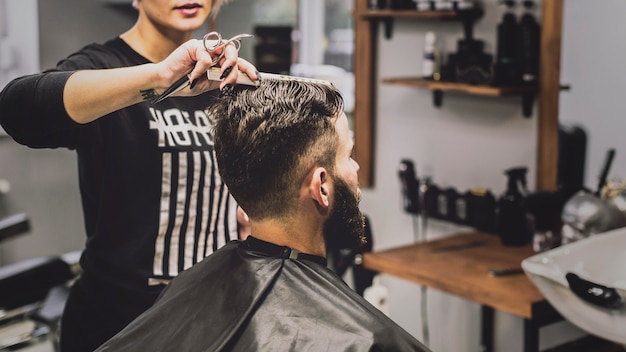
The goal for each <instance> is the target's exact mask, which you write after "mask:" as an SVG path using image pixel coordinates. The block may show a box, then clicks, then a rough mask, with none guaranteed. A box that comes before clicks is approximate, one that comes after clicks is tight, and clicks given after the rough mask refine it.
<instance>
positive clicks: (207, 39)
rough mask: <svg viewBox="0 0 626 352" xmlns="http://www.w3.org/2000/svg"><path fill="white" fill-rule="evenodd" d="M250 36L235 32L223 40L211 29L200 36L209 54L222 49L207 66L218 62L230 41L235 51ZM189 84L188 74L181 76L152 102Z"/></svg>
mask: <svg viewBox="0 0 626 352" xmlns="http://www.w3.org/2000/svg"><path fill="white" fill-rule="evenodd" d="M252 37H254V36H253V35H252V34H245V33H242V34H237V35H236V36H234V37H232V38H230V39H227V40H224V39H223V38H222V35H221V34H220V33H219V32H216V31H212V32H209V33H207V34H205V35H204V38H202V44H204V48H205V49H206V51H208V52H209V54H212V53H213V52H214V51H215V50H217V49H218V48H222V51H221V52H220V54H219V55H218V56H217V57H216V58H214V59H213V63H212V64H211V66H209V67H213V66H215V65H217V64H218V63H219V62H220V60H221V59H222V58H223V57H224V55H225V54H226V50H225V48H226V46H227V45H229V44H230V43H233V44H234V45H235V48H236V49H237V51H239V49H240V48H241V39H245V38H252ZM190 84H191V81H189V76H188V75H185V76H183V77H181V78H180V79H179V80H178V81H176V82H175V83H174V84H172V85H171V86H170V87H169V88H167V89H166V90H165V92H163V94H161V95H159V96H158V97H157V98H156V99H155V100H154V101H153V103H154V104H156V103H159V102H161V101H163V100H165V99H167V98H169V97H170V96H171V95H173V94H176V93H178V92H180V91H181V90H183V89H185V88H187V87H188V86H189V85H190Z"/></svg>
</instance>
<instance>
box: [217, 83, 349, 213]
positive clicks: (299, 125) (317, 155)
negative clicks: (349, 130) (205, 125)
mask: <svg viewBox="0 0 626 352" xmlns="http://www.w3.org/2000/svg"><path fill="white" fill-rule="evenodd" d="M208 112H209V115H210V116H211V118H212V120H213V133H214V146H215V153H216V157H217V164H218V168H219V172H220V175H221V177H222V179H223V180H224V183H225V184H226V185H227V186H228V188H229V190H230V192H231V194H232V195H233V197H234V198H235V199H236V200H237V202H238V203H239V205H240V206H241V207H242V208H243V209H244V210H245V211H246V213H247V214H248V216H250V217H251V218H253V219H257V220H261V219H263V218H266V217H285V216H288V215H289V214H290V212H291V211H293V210H294V209H295V201H296V200H297V198H298V196H299V190H300V186H301V185H302V182H304V180H305V177H306V176H307V175H308V173H309V172H310V171H311V169H312V168H313V167H315V166H322V167H325V168H326V169H327V170H328V171H329V173H331V174H332V173H333V171H334V165H335V156H336V152H337V146H338V135H337V132H336V131H335V123H334V122H335V119H336V118H337V117H338V116H339V115H340V114H341V113H342V112H343V98H342V96H341V93H339V91H338V90H336V89H335V88H334V87H332V86H330V85H325V84H319V83H308V82H301V81H295V80H293V81H292V80H289V81H285V80H272V79H266V80H263V81H261V83H260V85H259V86H258V87H252V88H251V87H246V86H241V85H238V86H236V87H235V88H234V89H233V90H232V91H230V92H229V93H228V94H222V95H221V96H220V97H218V98H217V99H215V100H214V101H213V102H212V104H211V105H210V106H209V108H208Z"/></svg>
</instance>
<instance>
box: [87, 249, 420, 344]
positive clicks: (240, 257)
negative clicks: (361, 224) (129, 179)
mask: <svg viewBox="0 0 626 352" xmlns="http://www.w3.org/2000/svg"><path fill="white" fill-rule="evenodd" d="M97 351H115V352H120V351H168V352H169V351H333V352H336V351H429V349H428V348H427V347H425V346H424V345H423V344H421V343H420V342H419V341H417V340H416V339H415V338H413V337H412V336H411V335H410V334H408V333H407V332H406V331H405V330H403V329H402V328H400V327H399V326H398V325H397V324H395V323H394V322H393V321H392V320H391V319H389V318H388V317H387V316H386V315H384V314H383V313H381V312H380V311H379V310H378V309H376V308H375V307H374V306H372V305H371V304H370V303H368V302H367V301H366V300H365V299H363V297H361V296H359V295H358V294H357V293H356V292H354V291H353V290H352V289H351V288H350V287H348V285H347V284H346V283H345V282H344V281H343V280H342V279H341V278H340V277H338V276H337V275H336V274H335V273H334V272H333V271H331V270H330V269H328V268H327V267H326V260H325V259H324V258H322V257H318V256H313V255H307V254H303V253H298V252H297V251H295V250H293V251H292V250H291V249H290V248H288V247H280V246H277V245H274V244H271V243H268V242H264V241H261V240H258V239H256V238H253V237H248V239H247V240H246V241H232V242H229V243H228V244H227V245H226V246H224V247H222V248H221V249H219V250H218V251H216V252H215V253H213V254H212V255H210V256H208V257H207V258H205V259H204V260H203V261H201V262H200V263H198V264H196V265H194V266H193V267H191V268H190V269H187V270H186V271H184V272H182V273H181V274H180V275H179V276H178V277H177V278H175V279H174V280H172V282H171V283H170V284H169V285H168V286H167V288H166V289H165V290H164V291H163V292H162V294H161V295H160V297H159V299H158V300H157V301H156V303H155V304H154V305H153V306H152V307H151V308H150V309H149V310H147V311H146V312H144V313H143V314H142V315H141V316H139V317H138V318H137V319H135V320H134V321H133V322H132V323H131V324H129V325H128V326H127V327H126V328H125V329H124V330H122V331H121V332H120V333H118V334H117V335H116V336H114V337H113V338H111V339H110V340H109V341H107V342H106V343H105V344H104V345H102V346H101V347H100V348H99V349H98V350H97Z"/></svg>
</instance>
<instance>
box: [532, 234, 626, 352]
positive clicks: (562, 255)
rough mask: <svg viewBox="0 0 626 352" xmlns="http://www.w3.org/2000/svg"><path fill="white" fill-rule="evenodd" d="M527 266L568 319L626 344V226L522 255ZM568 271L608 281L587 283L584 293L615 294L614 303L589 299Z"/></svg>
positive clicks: (535, 279)
mask: <svg viewBox="0 0 626 352" xmlns="http://www.w3.org/2000/svg"><path fill="white" fill-rule="evenodd" d="M522 268H523V269H524V271H525V272H526V275H527V276H528V277H529V278H530V279H531V281H532V282H533V283H534V284H535V285H536V286H537V288H538V289H539V291H541V293H542V294H543V295H544V297H545V298H546V299H547V300H548V302H550V304H551V305H552V306H553V307H554V308H555V309H556V310H557V311H558V312H559V313H561V315H563V317H564V318H565V319H567V320H569V321H570V322H571V323H572V324H574V325H576V326H578V327H580V328H581V329H583V330H585V331H587V332H589V333H591V334H593V335H596V336H599V337H602V338H604V339H607V340H610V341H614V342H617V343H621V344H624V345H626V228H620V229H617V230H612V231H608V232H605V233H600V234H596V235H593V236H591V237H588V238H586V239H583V240H579V241H577V242H574V243H570V244H567V245H564V246H561V247H557V248H555V249H552V250H550V251H547V252H543V253H539V254H536V255H534V256H532V257H530V258H527V259H525V260H524V261H522ZM568 273H573V274H576V275H577V276H578V277H580V278H582V279H584V280H587V281H589V282H592V283H595V284H598V285H601V286H605V289H602V287H600V288H597V287H596V288H593V287H591V289H589V288H587V287H585V290H584V292H583V296H585V297H587V298H589V297H591V299H594V298H595V296H594V295H593V294H594V293H595V294H605V296H603V297H606V295H609V296H610V298H611V301H612V302H613V303H614V304H612V305H611V307H610V308H609V307H607V306H606V305H604V306H603V305H598V304H593V303H589V300H588V299H583V298H581V297H580V296H579V295H577V294H575V293H574V291H573V290H572V289H571V288H570V283H569V282H568V280H567V279H566V275H567V274H568ZM572 287H574V286H572ZM604 302H606V300H605V301H604Z"/></svg>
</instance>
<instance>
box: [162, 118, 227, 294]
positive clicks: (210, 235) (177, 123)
mask: <svg viewBox="0 0 626 352" xmlns="http://www.w3.org/2000/svg"><path fill="white" fill-rule="evenodd" d="M150 113H151V115H152V119H153V120H152V121H150V129H154V130H157V131H158V146H159V147H174V146H176V147H181V146H182V147H190V148H183V149H182V150H180V151H172V152H169V151H168V152H164V153H163V156H162V164H163V173H162V180H161V207H160V209H161V210H160V215H159V233H158V236H157V240H156V243H155V257H154V262H153V275H154V278H153V279H151V280H150V281H151V282H153V283H155V284H156V283H162V282H164V281H165V282H167V280H169V279H171V278H173V277H174V276H176V275H177V274H178V273H179V272H181V271H182V270H185V269H187V268H189V267H191V266H192V265H193V264H195V263H197V262H199V261H200V260H202V259H203V258H204V257H206V256H207V255H209V254H211V253H212V252H213V251H214V250H216V249H217V248H219V247H221V246H223V245H224V244H225V243H226V242H227V241H228V240H229V239H230V238H229V234H228V232H229V231H233V230H234V229H233V228H229V226H228V224H229V223H230V224H234V223H233V222H229V221H228V220H230V219H228V218H233V217H234V214H233V213H234V212H233V211H232V210H229V203H230V202H232V201H231V200H230V196H229V194H228V192H227V189H226V187H225V185H224V184H223V183H222V181H221V179H220V178H219V176H216V175H217V170H216V163H215V156H214V153H213V140H212V138H211V135H210V127H211V126H210V123H209V118H208V116H207V115H206V112H205V111H202V110H197V111H194V112H193V117H191V115H190V114H189V113H188V112H186V111H181V110H179V109H167V110H164V111H160V110H157V109H154V108H150ZM190 117H191V118H190ZM195 147H199V148H202V150H197V148H195ZM233 226H234V225H231V227H233ZM218 234H226V235H225V236H224V235H222V236H218ZM235 236H236V234H235Z"/></svg>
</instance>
